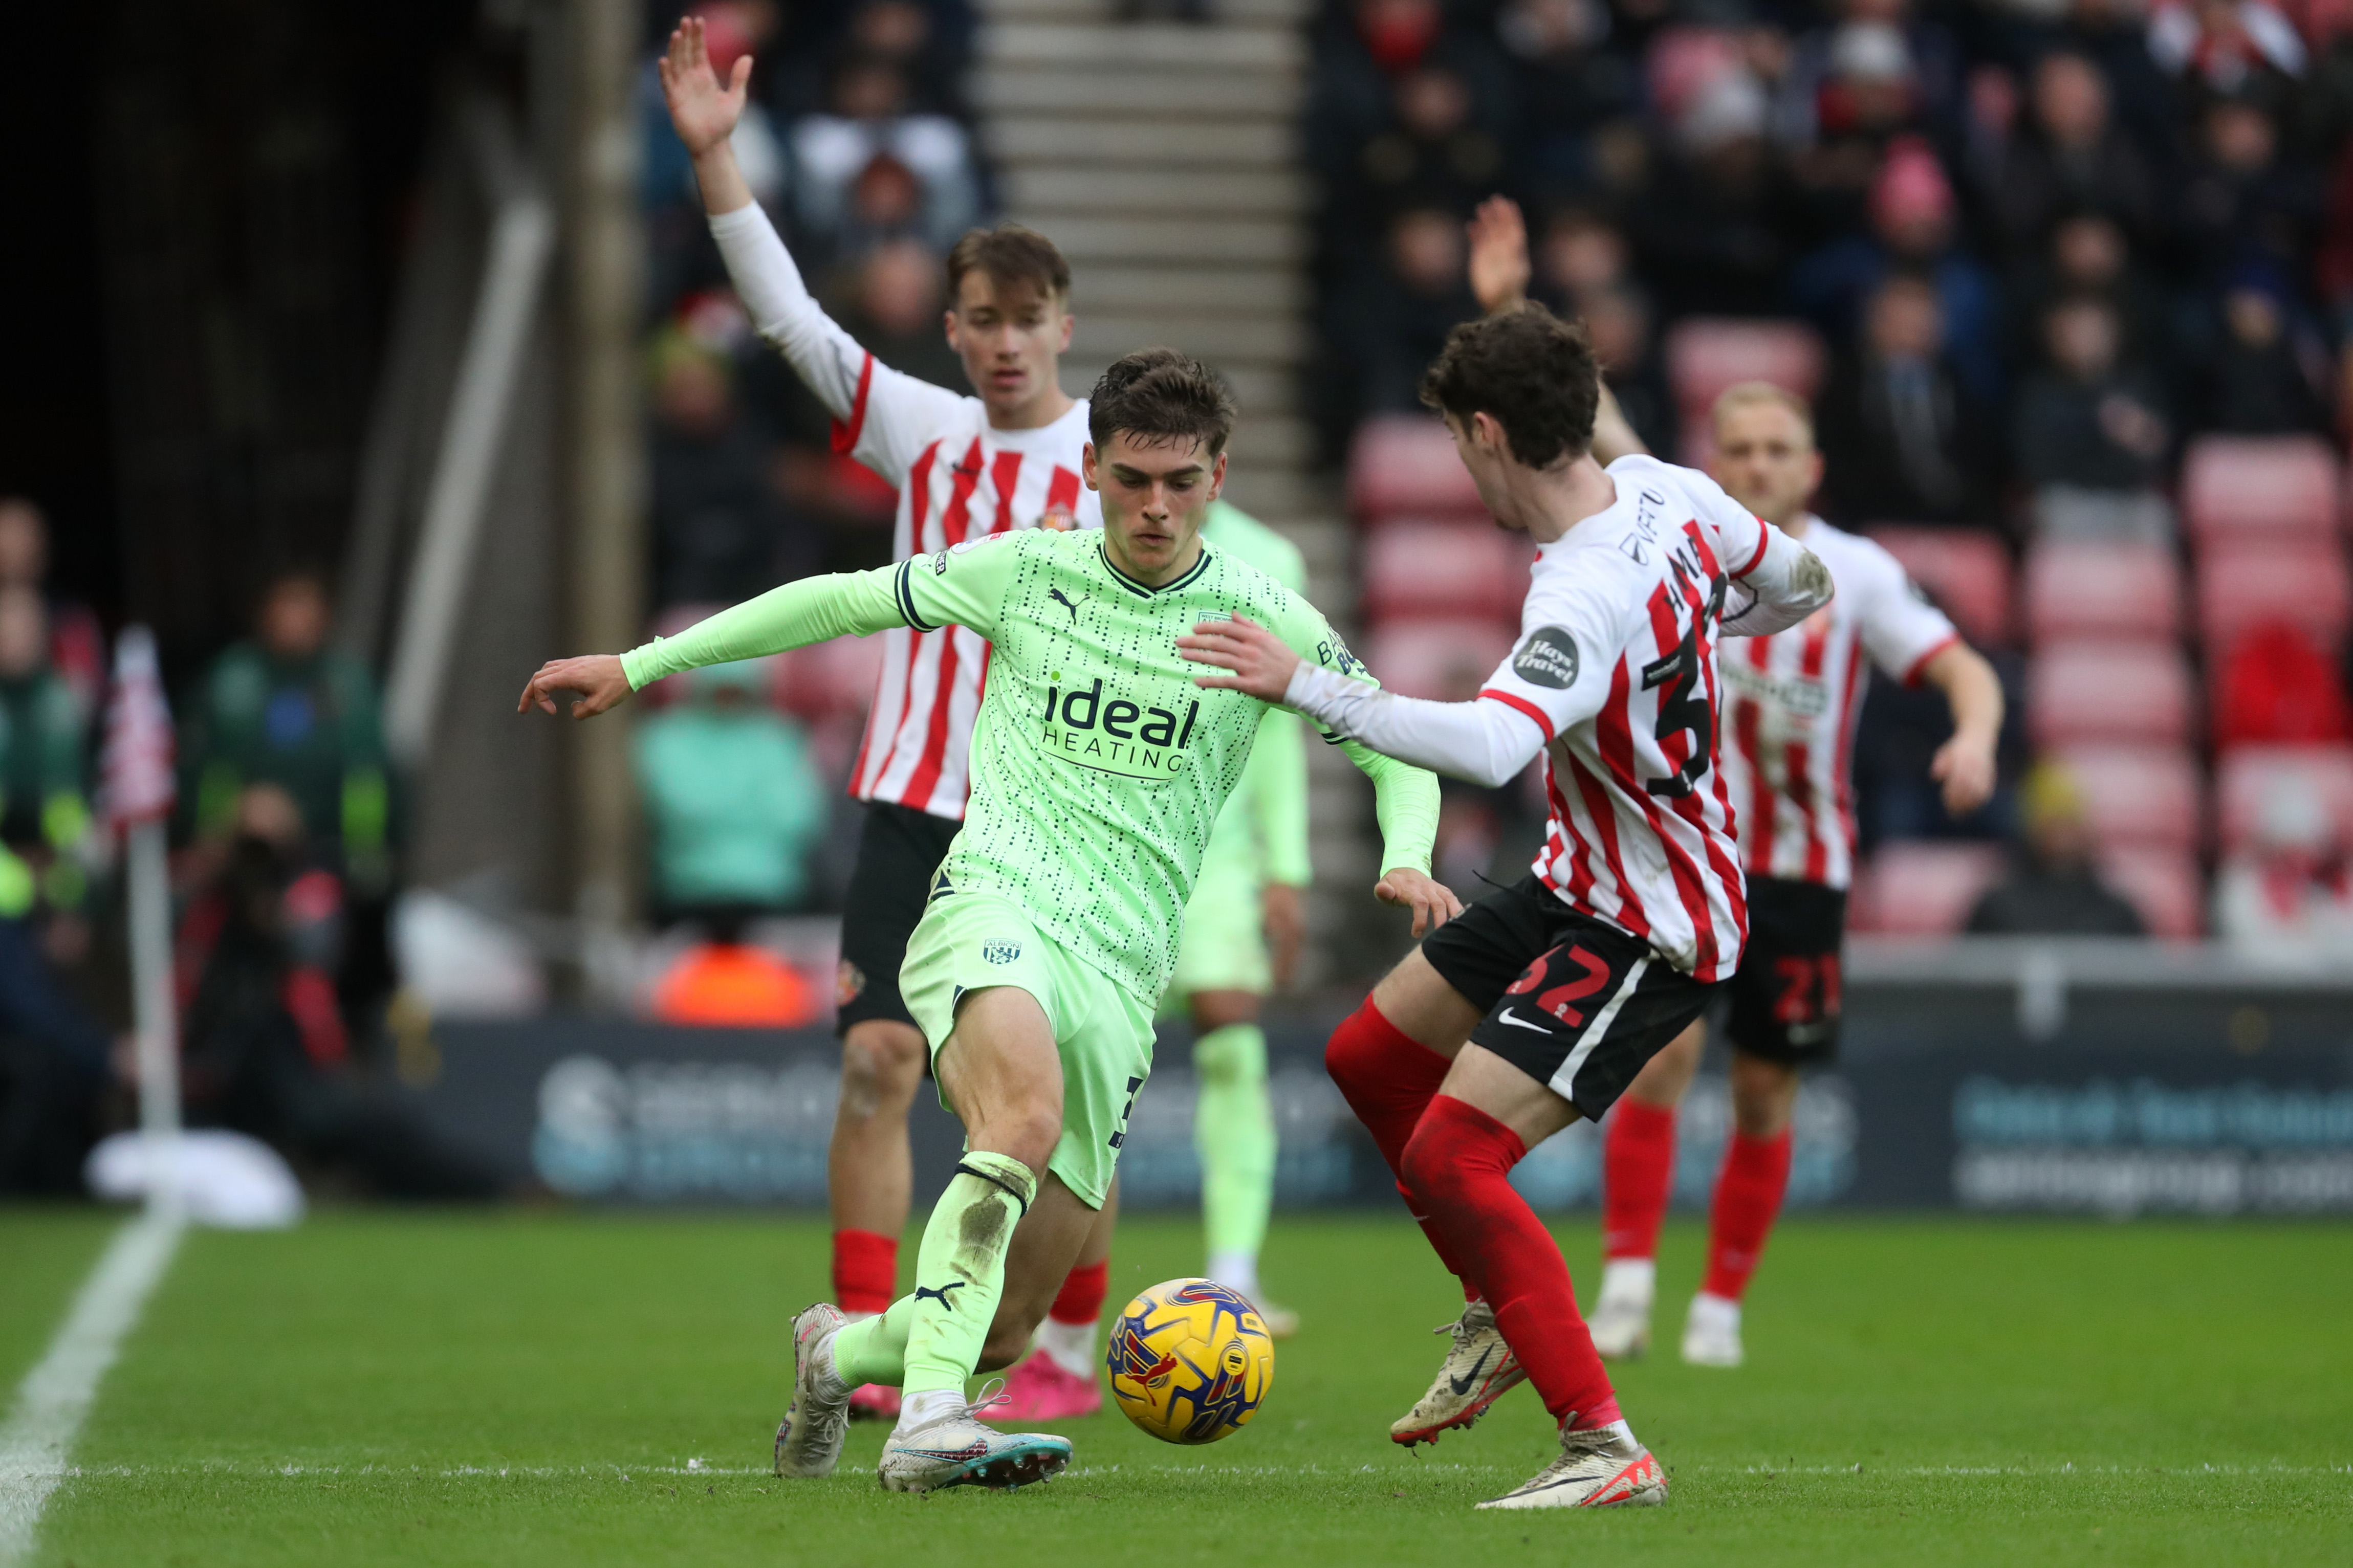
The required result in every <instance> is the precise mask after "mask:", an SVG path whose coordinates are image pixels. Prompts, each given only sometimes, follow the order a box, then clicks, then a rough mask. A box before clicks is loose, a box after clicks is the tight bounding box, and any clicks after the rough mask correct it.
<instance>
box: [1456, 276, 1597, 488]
mask: <svg viewBox="0 0 2353 1568" xmlns="http://www.w3.org/2000/svg"><path fill="white" fill-rule="evenodd" d="M1421 400H1422V402H1424V403H1426V404H1428V405H1430V407H1432V408H1435V409H1437V410H1438V411H1439V412H1440V413H1441V414H1451V415H1452V416H1454V417H1455V418H1456V419H1458V420H1460V421H1462V422H1464V423H1466V424H1467V423H1468V422H1469V421H1470V418H1471V416H1472V415H1473V414H1484V415H1486V416H1488V417H1490V418H1492V419H1493V420H1494V421H1495V422H1496V423H1497V424H1498V425H1501V426H1503V427H1504V440H1505V441H1506V442H1507V443H1509V445H1510V447H1511V449H1512V456H1513V457H1514V458H1517V459H1519V460H1520V461H1521V462H1523V463H1525V464H1526V465H1527V466H1528V467H1529V468H1550V467H1552V466H1553V464H1554V463H1556V462H1557V461H1559V460H1560V459H1561V458H1581V457H1583V456H1584V455H1585V454H1586V453H1587V452H1588V450H1590V449H1591V447H1592V446H1593V415H1594V411H1595V409H1597V408H1598V407H1599V405H1600V402H1601V367H1600V366H1599V364H1598V363H1596V362H1595V360H1594V358H1593V345H1592V344H1591V343H1589V342H1586V339H1585V329H1584V328H1583V327H1581V326H1572V325H1570V324H1569V323H1568V322H1567V321H1562V320H1561V319H1560V318H1558V317H1557V316H1555V315H1554V314H1553V313H1552V312H1551V311H1550V310H1546V309H1545V308H1544V307H1543V306H1542V305H1540V304H1537V303H1536V302H1535V301H1534V300H1530V301H1529V302H1528V303H1526V304H1525V305H1522V306H1521V307H1520V308H1519V309H1518V310H1506V311H1504V313H1503V314H1501V315H1496V316H1489V317H1487V318H1486V319H1485V320H1483V321H1465V322H1463V323H1462V324H1461V326H1459V327H1457V328H1455V329H1454V331H1451V332H1450V333H1449V334H1447V338H1446V346H1445V347H1444V348H1443V349H1440V351H1439V353H1438V359H1437V361H1436V362H1435V363H1432V364H1431V365H1430V369H1429V370H1428V371H1426V372H1424V373H1423V374H1422V378H1421Z"/></svg>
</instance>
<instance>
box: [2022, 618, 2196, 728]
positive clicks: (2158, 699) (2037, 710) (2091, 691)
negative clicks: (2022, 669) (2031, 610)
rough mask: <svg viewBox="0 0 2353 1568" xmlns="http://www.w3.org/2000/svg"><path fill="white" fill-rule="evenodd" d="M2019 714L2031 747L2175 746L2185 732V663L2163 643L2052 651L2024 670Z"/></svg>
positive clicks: (2075, 645)
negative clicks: (2117, 743) (2022, 706)
mask: <svg viewBox="0 0 2353 1568" xmlns="http://www.w3.org/2000/svg"><path fill="white" fill-rule="evenodd" d="M2026 713H2027V721H2028V726H2029V731H2030V733H2031V735H2032V737H2033V740H2034V743H2035V745H2037V746H2038V747H2042V748H2051V747H2057V746H2065V745H2070V744H2073V743H2075V742H2085V741H2129V742H2153V743H2157V744H2162V745H2180V744H2182V743H2184V742H2187V741H2188V740H2189V731H2190V682H2189V661H2188V660H2186V659H2184V658H2182V657H2181V653H2180V650H2179V648H2178V647H2175V646H2174V645H2172V644H2170V643H2121V642H2065V643H2057V644H2053V645H2052V646H2050V647H2044V648H2042V649H2041V650H2039V651H2038V652H2037V653H2036V654H2035V656H2034V661H2033V663H2031V665H2029V666H2028V667H2027V672H2026Z"/></svg>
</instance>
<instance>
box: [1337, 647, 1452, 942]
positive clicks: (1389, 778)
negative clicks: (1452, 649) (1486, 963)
mask: <svg viewBox="0 0 2353 1568" xmlns="http://www.w3.org/2000/svg"><path fill="white" fill-rule="evenodd" d="M1333 679H1335V680H1345V679H1347V678H1346V677H1345V676H1335V677H1333ZM1348 684H1349V685H1351V686H1357V687H1363V688H1364V689H1366V690H1367V691H1369V690H1372V689H1374V688H1372V687H1370V686H1367V685H1366V683H1365V682H1363V681H1360V680H1350V681H1348ZM1340 749H1341V750H1342V751H1344V752H1347V753H1348V760H1349V761H1350V762H1352V763H1356V766H1357V767H1358V768H1360V769H1362V770H1363V771H1364V774H1365V776H1366V778H1368V779H1370V780H1372V781H1373V817H1374V819H1375V820H1376V821H1377V822H1378V823H1379V824H1380V826H1381V879H1380V880H1379V881H1378V882H1377V883H1375V884H1374V885H1373V896H1374V897H1375V898H1377V899H1378V900H1381V902H1383V903H1385V904H1396V905H1398V906H1399V907H1400V908H1403V909H1409V910H1412V911H1413V934H1414V936H1415V937H1416V938H1417V939H1419V938H1420V937H1423V936H1427V935H1428V934H1430V932H1431V931H1436V930H1437V929H1438V928H1439V927H1440V926H1442V925H1444V924H1445V923H1446V922H1447V921H1451V920H1452V919H1453V918H1454V917H1455V916H1456V915H1459V914H1461V912H1462V900H1460V899H1458V898H1456V897H1455V896H1454V894H1453V892H1452V890H1451V889H1448V888H1446V887H1445V886H1443V885H1442V884H1440V883H1438V882H1436V881H1433V880H1431V879H1430V850H1431V849H1432V848H1433V847H1435V846H1436V845H1437V842H1438V780H1437V779H1435V778H1433V777H1432V776H1430V774H1429V773H1424V772H1423V771H1422V770H1421V769H1419V768H1417V767H1413V766H1411V765H1409V764H1408V763H1400V762H1398V761H1397V760H1396V759H1395V758H1393V757H1385V756H1382V755H1381V754H1380V753H1379V752H1375V751H1373V750H1371V749H1369V748H1368V747H1365V746H1360V745H1358V744H1356V742H1353V741H1347V742H1342V743H1341V748H1340Z"/></svg>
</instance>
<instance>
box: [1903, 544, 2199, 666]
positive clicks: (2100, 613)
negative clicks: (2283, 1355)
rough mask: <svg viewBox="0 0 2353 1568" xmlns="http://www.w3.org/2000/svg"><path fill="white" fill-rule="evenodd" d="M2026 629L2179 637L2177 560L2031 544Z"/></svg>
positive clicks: (2161, 554) (2153, 549) (2108, 547)
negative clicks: (2032, 547)
mask: <svg viewBox="0 0 2353 1568" xmlns="http://www.w3.org/2000/svg"><path fill="white" fill-rule="evenodd" d="M1891 548H1893V547H1892V546H1891ZM1915 575H1917V574H1915ZM2026 632H2027V636H2028V637H2029V638H2031V640H2032V641H2034V642H2035V643H2038V644H2040V643H2046V642H2051V641H2054V640H2056V639H2059V638H2063V637H2071V638H2072V637H2116V638H2146V639H2148V640H2151V641H2160V640H2164V639H2168V638H2171V637H2179V636H2180V635H2181V566H2180V563H2179V561H2177V560H2176V559H2175V557H2174V554H2173V552H2171V551H2170V550H2168V549H2165V548H2164V547H2163V546H2161V545H2153V544H2089V543H2081V544H2076V543H2067V544H2058V543H2054V544H2039V545H2036V546H2035V547H2034V549H2033V550H2032V551H2031V552H2029V554H2028V555H2027V558H2026Z"/></svg>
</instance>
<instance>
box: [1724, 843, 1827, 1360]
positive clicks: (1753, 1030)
mask: <svg viewBox="0 0 2353 1568" xmlns="http://www.w3.org/2000/svg"><path fill="white" fill-rule="evenodd" d="M1748 914H1749V942H1748V950H1747V952H1746V953H1744V954H1743V955H1742V958H1741V962H1740V973H1739V974H1738V975H1737V976H1736V977H1735V978H1734V980H1733V983H1732V984H1731V986H1730V987H1729V989H1730V991H1731V993H1732V1008H1731V1013H1730V1016H1728V1018H1727V1019H1726V1020H1725V1033H1726V1034H1727V1035H1728V1036H1729V1037H1730V1038H1731V1042H1732V1084H1731V1088H1732V1122H1733V1125H1732V1133H1731V1136H1730V1137H1729V1138H1727V1139H1726V1140H1725V1149H1724V1165H1723V1168H1722V1169H1721V1171H1719V1172H1718V1173H1717V1175H1716V1182H1715V1204H1714V1205H1713V1210H1712V1213H1711V1214H1710V1216H1709V1221H1708V1247H1707V1274H1706V1277H1705V1278H1704V1280H1703V1281H1702V1283H1701V1285H1700V1289H1699V1293H1698V1294H1697V1295H1696V1296H1694V1297H1693V1299H1692V1305H1691V1313H1690V1316H1689V1317H1688V1318H1686V1319H1685V1320H1684V1323H1683V1359H1684V1360H1685V1361H1687V1362H1690V1363H1694V1364H1695V1365H1700V1366H1725V1367H1729V1366H1738V1365H1739V1364H1740V1363H1741V1362H1742V1361H1743V1360H1744V1359H1745V1358H1746V1350H1745V1347H1744V1346H1743V1344H1742V1342H1741V1333H1740V1315H1741V1302H1742V1300H1743V1298H1744V1297H1745V1296H1746V1292H1747V1289H1748V1280H1749V1277H1750V1276H1751V1275H1753V1274H1754V1273H1755V1272H1756V1270H1757V1260H1758V1258H1761V1257H1762V1256H1763V1255H1764V1251H1765V1242H1766V1238H1767V1237H1768V1236H1770V1235H1771V1234H1772V1229H1773V1223H1774V1221H1775V1220H1776V1219H1777V1218H1778V1216H1779V1215H1780V1212H1781V1203H1782V1199H1783V1198H1784V1196H1785V1195H1786V1194H1787V1193H1788V1186H1789V1158H1790V1152H1791V1145H1792V1142H1793V1140H1792V1136H1791V1121H1792V1119H1793V1118H1794V1116H1795V1114H1796V1110H1797V1102H1798V1082H1799V1071H1800V1069H1801V1068H1804V1067H1805V1066H1807V1065H1809V1064H1811V1063H1816V1062H1822V1061H1827V1060H1829V1059H1830V1058H1831V1057H1832V1056H1833V1055H1835V1054H1836V1052H1837V1049H1838V1034H1839V1015H1840V1010H1841V995H1840V993H1841V984H1840V968H1839V950H1840V947H1841V944H1842V942H1843V941H1844V938H1845V933H1846V895H1845V893H1844V892H1843V891H1841V889H1836V888H1825V887H1822V886H1820V885H1819V884H1817V883H1812V882H1800V881H1793V880H1788V879H1779V878H1761V877H1760V878H1757V879H1753V880H1752V881H1751V882H1750V884H1749V899H1748Z"/></svg>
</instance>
